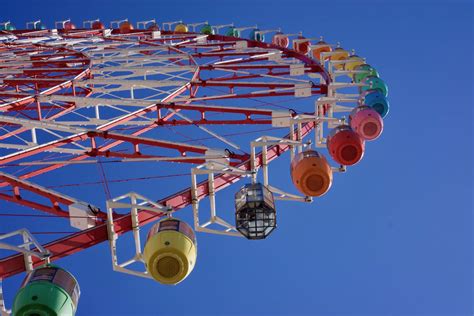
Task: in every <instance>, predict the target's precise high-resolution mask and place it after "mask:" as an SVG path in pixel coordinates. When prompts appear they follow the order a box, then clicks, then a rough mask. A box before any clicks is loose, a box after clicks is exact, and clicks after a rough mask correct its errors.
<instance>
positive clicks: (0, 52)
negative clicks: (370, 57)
mask: <svg viewBox="0 0 474 316" xmlns="http://www.w3.org/2000/svg"><path fill="white" fill-rule="evenodd" d="M87 22H88V23H89V24H90V25H91V24H92V22H94V21H87ZM148 22H150V21H145V22H144V24H143V27H145V25H147V23H148ZM170 23H171V24H170ZM173 23H176V22H169V23H168V24H169V25H168V24H166V25H167V27H171V25H172V24H173ZM224 26H225V25H223V26H219V27H224ZM216 29H218V28H217V27H216ZM242 30H243V28H242ZM273 31H276V30H268V32H273ZM265 32H266V31H262V34H263V33H265ZM8 36H9V37H8V40H6V41H4V42H3V43H1V44H0V60H1V62H0V111H1V112H2V113H1V115H0V124H1V126H0V139H1V143H0V150H2V151H1V152H2V156H1V157H0V164H1V165H2V166H4V167H5V170H7V172H5V173H3V172H2V173H1V174H0V178H1V182H0V187H3V188H5V189H11V192H12V194H11V195H8V194H3V193H0V198H1V199H3V200H6V201H9V202H13V203H17V204H20V205H23V206H28V207H30V208H33V209H36V210H39V211H42V212H47V213H50V214H54V215H58V216H61V217H71V214H72V213H71V210H72V209H75V210H76V212H77V209H79V211H80V212H83V213H82V214H85V215H86V216H85V217H86V222H84V221H83V222H81V223H78V224H76V226H75V227H82V228H81V229H82V230H80V231H78V232H76V233H74V234H71V235H68V236H66V237H64V238H61V239H58V240H55V241H52V242H49V243H47V244H45V245H43V248H44V250H45V251H47V252H48V254H49V257H48V258H49V260H51V261H54V260H57V259H60V258H62V257H65V256H68V255H71V254H74V253H76V252H78V251H81V250H84V249H87V248H89V247H92V246H94V245H97V244H99V243H101V242H103V241H106V240H109V241H110V242H115V240H116V238H118V236H120V235H122V234H124V233H126V232H129V231H133V232H134V234H135V235H136V234H138V231H137V229H138V227H140V226H143V225H146V224H148V223H151V222H153V221H156V220H157V219H159V218H160V217H162V216H163V215H164V214H165V213H166V212H165V211H164V210H169V209H172V210H173V211H178V210H180V209H182V208H184V207H186V206H189V205H192V206H193V208H194V210H195V212H196V210H197V201H199V200H202V199H204V198H206V197H210V198H211V203H212V199H213V198H214V194H215V193H216V192H217V191H219V190H222V189H224V188H226V187H228V186H230V185H232V184H233V183H235V182H237V181H238V180H239V179H241V178H242V177H246V176H250V177H251V178H255V177H256V172H257V171H258V170H259V169H260V168H262V170H263V171H264V179H265V183H266V184H268V163H270V162H271V161H272V160H274V159H276V158H278V157H279V156H280V155H282V154H283V153H284V152H285V151H288V150H289V151H290V152H291V153H292V155H293V152H294V150H295V148H298V150H301V148H302V147H303V145H305V144H306V145H307V143H305V142H304V138H305V137H306V136H308V135H309V134H310V132H311V131H312V130H313V129H314V128H315V127H317V131H316V133H315V134H316V135H315V137H316V146H321V145H322V144H324V142H325V138H324V135H323V126H324V124H325V123H329V124H332V122H336V121H337V120H339V118H336V117H335V116H334V113H338V112H339V111H343V112H347V111H349V110H350V109H351V108H352V107H351V106H350V105H352V106H353V105H354V103H355V102H357V97H356V96H355V95H349V94H345V95H344V94H342V93H338V89H343V88H347V87H355V86H356V85H355V84H352V83H335V82H334V81H335V78H336V77H337V76H340V75H342V74H341V73H338V72H337V71H333V70H332V68H333V67H332V66H333V65H332V62H331V61H327V62H322V63H319V62H318V61H315V60H313V59H311V58H310V57H308V56H306V55H302V54H300V53H297V52H296V51H294V50H292V49H287V48H283V47H278V46H276V45H274V44H270V43H265V42H257V41H251V40H243V39H236V38H234V37H227V36H222V35H218V34H217V35H202V34H197V33H186V34H177V33H173V32H172V31H168V30H166V29H165V28H163V29H162V31H161V32H156V31H147V30H143V29H137V30H134V31H131V32H129V33H127V34H120V32H119V30H118V29H105V30H92V29H77V30H20V31H13V32H12V33H9V34H8ZM326 69H329V70H330V71H327V70H326ZM302 76H304V79H301V77H302ZM201 91H212V94H211V95H209V94H203V93H201ZM145 92H146V97H143V95H144V93H145ZM319 95H323V96H325V97H326V98H321V99H320V100H319V101H318V102H317V103H316V104H315V112H314V113H306V114H305V113H299V114H298V113H295V112H293V111H288V110H286V111H283V110H281V109H279V110H273V109H269V108H268V107H248V106H246V104H243V105H244V106H240V104H239V105H238V106H229V105H224V104H222V105H221V104H219V102H223V101H232V100H236V101H239V100H243V101H245V100H247V99H249V98H256V99H263V98H267V99H271V98H279V97H284V96H290V97H294V98H307V97H312V96H319ZM216 101H217V102H216ZM211 102H212V103H211ZM340 102H347V103H349V105H348V106H342V105H340V104H339V103H340ZM217 125H267V126H272V127H285V128H289V129H290V133H289V134H288V135H286V136H283V137H281V138H274V137H271V136H268V137H264V138H259V139H257V140H256V141H255V142H253V143H252V144H250V143H249V144H248V145H250V147H249V148H250V153H247V152H243V153H241V154H236V153H235V152H233V151H231V150H229V149H228V147H233V149H239V150H240V149H241V148H240V147H239V146H238V145H237V144H234V143H233V142H232V141H230V140H229V139H227V138H226V137H225V136H223V135H221V134H220V133H217V132H214V131H213V130H212V126H217ZM171 126H196V127H197V128H199V129H200V130H201V132H204V133H206V134H208V135H210V136H211V137H213V138H214V139H215V140H216V141H217V142H218V143H219V144H221V146H222V147H220V148H210V147H207V146H200V145H191V144H188V143H182V142H174V141H168V140H167V139H158V138H157V137H147V136H146V134H147V133H150V132H152V131H154V130H155V129H159V128H166V127H171ZM257 147H262V150H261V151H260V152H257V151H256V148H257ZM157 149H159V150H158V151H157ZM162 150H165V151H163V152H166V153H168V155H157V154H156V153H157V152H162ZM46 153H48V154H54V155H56V156H57V157H58V158H57V159H56V160H47V159H45V158H46V156H45V154H46ZM98 157H103V158H104V159H120V160H121V161H148V160H156V161H171V162H178V163H191V164H196V165H201V164H203V165H202V166H201V167H198V168H197V169H193V170H194V171H195V172H194V171H193V172H194V173H193V181H192V186H191V187H190V188H187V189H184V190H182V191H180V192H178V193H175V194H172V195H170V196H168V197H165V198H161V199H159V200H158V201H157V202H151V201H149V203H145V204H140V205H138V204H137V203H135V202H136V201H132V202H131V203H129V204H130V205H128V206H131V208H132V210H133V211H132V216H130V214H125V215H124V214H118V213H114V212H112V210H113V208H114V207H116V206H117V204H114V203H116V202H118V200H117V201H111V202H109V207H108V216H107V213H106V212H103V211H101V210H99V209H98V208H96V207H90V211H88V210H87V209H84V207H83V206H84V205H87V202H82V201H77V200H75V199H74V198H71V197H68V196H65V195H63V194H61V193H58V192H55V191H53V190H50V189H47V188H45V187H42V186H40V185H37V184H33V183H32V182H30V181H27V180H28V179H31V178H34V177H36V176H39V175H41V174H45V173H49V172H52V171H54V170H57V169H59V168H61V167H64V166H67V165H70V164H77V163H89V162H91V163H93V162H94V161H97V158H98ZM222 163H223V165H222ZM219 164H221V165H222V166H221V168H217V169H216V168H215V167H216V166H217V165H219ZM18 166H29V167H30V168H31V169H28V170H27V171H26V172H23V173H21V174H19V175H18V174H17V175H15V176H13V175H12V174H10V173H8V171H15V168H16V167H18ZM203 166H205V167H203ZM209 166H213V167H212V168H213V171H212V172H207V171H206V172H204V173H206V174H208V175H209V178H208V180H205V181H201V182H197V180H196V178H195V174H197V173H200V171H197V170H201V171H202V170H204V169H205V168H209ZM337 170H339V169H337ZM273 191H274V192H275V193H277V194H278V197H279V198H281V199H292V200H300V201H309V199H308V198H307V197H299V196H295V195H291V194H289V193H286V192H283V191H282V190H280V189H277V188H276V187H273ZM24 192H28V193H29V194H36V195H38V196H41V197H43V198H46V199H48V200H49V201H50V204H40V203H37V202H35V200H34V199H31V200H30V199H24V198H23V195H22V193H24ZM131 197H132V199H133V198H136V196H131ZM140 198H141V197H140ZM78 205H79V206H81V205H82V206H81V207H79V206H78ZM137 205H138V206H137ZM71 206H72V207H71ZM122 206H123V205H122ZM153 210H155V211H153ZM214 211H215V208H214ZM212 212H213V208H212V207H211V220H214V222H217V223H218V224H221V225H223V226H226V228H225V230H224V231H226V232H227V233H229V232H232V231H233V228H232V227H231V225H229V224H228V223H225V221H223V220H222V219H220V218H218V217H217V215H216V214H213V213H212ZM212 216H214V217H212ZM195 224H196V226H197V227H198V228H199V227H200V229H201V230H202V231H206V227H205V225H201V224H200V223H196V222H195ZM198 230H199V229H198ZM135 237H136V236H135ZM138 240H139V239H138ZM43 248H42V249H43ZM139 253H140V249H139V248H137V254H136V256H135V257H134V258H133V260H135V261H136V260H138V261H139V260H140V256H139ZM113 256H114V254H113ZM133 260H132V261H133ZM41 262H42V261H41V259H39V258H37V259H35V258H34V257H32V259H31V264H32V266H36V265H38V264H40V263H41ZM114 262H115V264H114V268H116V269H118V270H120V269H121V270H124V269H126V266H127V262H126V263H125V264H119V263H118V261H117V260H115V261H114ZM25 269H27V267H25V263H24V258H23V255H22V254H17V255H12V256H10V257H7V258H3V259H0V279H2V278H6V277H9V276H12V275H15V274H18V273H21V272H23V271H25Z"/></svg>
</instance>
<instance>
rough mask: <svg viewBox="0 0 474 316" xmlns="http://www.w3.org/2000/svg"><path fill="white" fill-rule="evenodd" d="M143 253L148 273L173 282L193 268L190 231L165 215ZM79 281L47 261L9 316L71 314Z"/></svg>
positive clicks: (193, 244) (193, 242) (30, 275)
mask: <svg viewBox="0 0 474 316" xmlns="http://www.w3.org/2000/svg"><path fill="white" fill-rule="evenodd" d="M143 256H144V259H145V266H146V269H147V271H148V273H149V274H150V276H151V277H152V278H153V279H155V280H156V281H158V282H160V283H162V284H177V283H179V282H181V281H183V280H184V279H185V278H186V277H187V276H188V275H189V274H190V273H191V271H192V270H193V268H194V265H195V263H196V257H197V243H196V237H195V234H194V231H193V230H192V229H191V227H190V226H189V225H188V224H186V223H185V222H183V221H180V220H178V219H175V218H167V219H164V220H162V221H160V222H158V223H156V224H155V225H154V226H152V228H151V229H150V231H149V233H148V236H147V241H146V244H145V248H144V252H143ZM80 295H81V291H80V287H79V283H78V282H77V280H76V279H75V277H74V276H73V275H72V274H71V273H70V272H68V271H67V270H65V269H63V268H60V267H58V266H53V265H50V264H47V265H44V266H40V267H38V268H36V269H34V270H33V271H31V272H29V273H28V274H27V276H26V278H25V279H24V281H23V283H22V285H21V288H20V290H19V291H18V293H17V294H16V296H15V299H14V302H13V308H12V315H13V316H33V315H38V316H59V315H75V313H76V310H77V305H78V302H79V297H80Z"/></svg>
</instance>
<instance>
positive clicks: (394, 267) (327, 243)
mask: <svg viewBox="0 0 474 316" xmlns="http://www.w3.org/2000/svg"><path fill="white" fill-rule="evenodd" d="M97 17H99V18H101V19H102V20H103V21H110V20H114V19H119V18H124V17H128V18H129V19H130V20H131V21H137V20H145V19H149V18H156V19H157V20H158V21H160V22H161V21H165V20H166V21H173V20H177V19H183V20H184V21H187V22H200V21H203V20H209V22H210V23H214V24H225V23H229V22H234V23H236V24H237V25H252V24H255V23H256V24H258V25H259V26H260V27H261V28H275V27H281V28H282V29H283V30H284V31H286V32H297V31H303V32H304V33H305V34H306V35H308V36H320V35H324V36H325V38H326V39H327V41H329V42H337V41H340V42H341V43H342V45H343V46H344V47H346V48H355V49H356V51H357V53H358V54H359V55H361V56H364V57H366V58H367V60H368V61H369V63H370V64H371V65H374V66H375V67H376V68H377V69H378V71H379V73H380V74H381V77H382V78H383V79H384V80H385V81H386V82H387V83H388V85H389V90H390V92H389V99H390V102H391V111H390V113H389V116H388V117H387V118H386V120H385V131H384V134H383V135H382V137H381V138H380V139H379V140H377V141H376V142H373V143H370V144H369V146H368V149H367V152H366V155H365V157H364V159H363V161H362V162H361V163H360V164H358V165H357V166H355V167H353V168H351V169H350V171H349V172H348V173H347V174H345V175H344V176H339V175H337V176H336V180H335V181H336V182H335V185H334V187H333V188H332V190H331V191H330V192H329V193H328V194H327V195H325V196H324V197H323V198H321V199H318V200H317V201H316V202H315V203H313V204H309V205H302V204H296V203H281V204H279V205H278V210H279V214H278V215H279V227H278V229H277V231H275V232H274V233H273V234H272V236H271V237H270V238H268V239H267V240H265V241H257V242H252V241H247V240H244V239H233V238H230V237H220V236H214V235H204V234H199V235H198V239H199V249H198V250H199V253H198V263H197V266H196V267H195V269H194V271H193V273H192V274H191V275H190V276H189V277H188V279H187V280H186V281H184V282H183V283H181V284H179V285H178V286H174V287H169V286H163V285H159V284H157V283H154V282H152V281H149V280H144V279H139V278H135V277H131V276H127V275H123V274H119V273H115V272H112V269H111V264H110V257H109V250H108V247H107V245H106V244H105V243H104V244H101V245H99V246H97V247H94V248H91V249H89V250H87V251H84V252H81V253H78V254H76V255H74V256H71V257H68V258H66V259H63V260H61V261H59V262H58V264H59V265H62V266H64V267H66V268H67V269H69V270H71V271H72V272H73V274H74V275H75V276H76V277H77V278H78V279H79V282H80V284H81V288H82V297H81V302H80V305H79V310H78V313H77V314H78V315H194V314H199V315H248V316H251V315H446V316H455V315H472V312H473V308H472V301H473V293H472V284H473V278H472V250H473V247H472V238H473V235H472V224H473V222H472V210H473V198H472V197H473V182H472V181H473V172H472V171H473V169H472V161H473V126H472V119H473V113H472V106H473V104H474V103H473V87H474V82H473V75H472V72H473V71H474V68H473V41H474V37H473V27H474V19H473V4H472V2H471V1H438V0H435V1H423V2H418V3H415V1H399V2H392V3H388V2H385V1H375V0H374V1H354V2H349V1H347V2H345V1H296V0H292V1H281V0H273V1H267V0H264V1H257V0H254V1H226V0H221V1H192V0H180V1H163V0H153V1H152V0H148V1H131V0H129V1H123V0H114V1H100V0H81V1H64V0H63V1H50V0H43V1H2V4H1V7H0V20H6V19H10V20H12V21H14V22H15V24H17V27H19V26H20V25H24V23H25V22H27V21H31V20H32V19H36V18H41V19H42V20H43V21H44V22H46V24H47V25H49V26H51V25H52V24H53V22H54V21H55V20H60V19H65V18H71V19H72V20H74V21H82V20H85V19H90V18H97ZM274 166H275V169H274V170H285V172H281V173H279V172H278V171H275V172H274V173H273V174H272V176H273V177H274V178H275V181H276V182H277V183H278V184H279V186H280V187H285V186H290V185H291V184H290V180H289V177H288V173H287V172H286V170H287V168H288V161H287V160H285V159H281V160H279V161H277V162H275V165H274ZM272 168H273V167H272ZM71 176H74V175H71ZM177 181H184V180H182V179H178V180H177ZM186 181H187V179H186ZM183 183H184V182H183ZM153 185H156V189H155V192H156V195H155V196H150V197H152V198H156V199H158V198H160V197H162V195H161V194H160V192H159V190H160V188H159V183H155V184H153ZM235 188H236V187H235ZM140 189H141V188H140V185H136V186H135V187H133V190H135V191H139V192H140ZM143 189H144V190H145V188H143ZM91 194H96V193H95V192H91ZM148 195H150V194H148ZM230 203H231V202H230V201H229V204H228V205H229V208H230V207H231V204H230ZM1 206H2V208H8V209H14V206H13V205H11V204H5V203H3V204H1ZM230 211H231V210H230ZM184 212H189V209H186V210H184ZM9 224H10V222H9V221H7V220H6V219H3V218H2V219H0V228H1V229H0V230H1V231H8V229H9V228H10V226H9ZM14 281H15V282H19V280H18V279H16V278H14V279H12V281H9V282H10V283H7V285H8V288H7V290H9V291H10V292H7V294H6V295H7V298H8V299H10V302H11V299H12V295H13V294H14V293H13V294H12V291H15V290H16V288H17V287H18V283H14Z"/></svg>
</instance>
